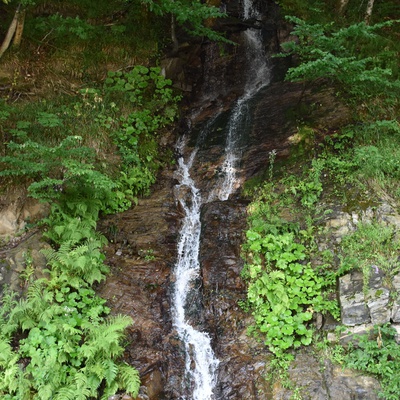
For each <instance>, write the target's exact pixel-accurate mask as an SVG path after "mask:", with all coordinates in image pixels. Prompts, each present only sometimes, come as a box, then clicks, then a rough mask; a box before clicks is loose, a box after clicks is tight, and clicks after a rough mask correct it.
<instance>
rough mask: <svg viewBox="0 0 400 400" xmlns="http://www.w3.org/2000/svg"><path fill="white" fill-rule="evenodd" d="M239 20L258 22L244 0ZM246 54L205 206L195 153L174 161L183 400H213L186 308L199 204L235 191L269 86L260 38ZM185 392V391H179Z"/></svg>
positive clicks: (208, 355)
mask: <svg viewBox="0 0 400 400" xmlns="http://www.w3.org/2000/svg"><path fill="white" fill-rule="evenodd" d="M244 17H245V19H249V18H258V17H259V15H258V12H257V11H256V10H255V9H254V8H253V7H252V5H251V4H250V0H245V4H244ZM244 35H245V41H246V52H247V58H248V63H249V65H248V71H247V76H248V78H247V84H246V87H245V92H244V95H243V96H242V97H241V98H240V99H239V100H238V101H237V103H236V105H235V107H234V108H233V110H232V113H231V116H230V119H229V123H228V134H227V139H226V147H225V161H224V163H223V165H222V174H221V175H222V179H221V180H220V181H219V182H217V185H216V187H215V188H214V190H212V192H211V193H210V194H209V196H208V198H207V199H206V200H204V199H203V198H202V196H201V194H200V191H199V190H198V189H197V187H196V184H195V182H194V181H193V179H192V178H191V176H190V169H191V167H192V165H193V161H194V159H195V157H196V153H197V150H196V149H195V150H194V151H193V152H192V154H191V155H190V156H189V159H188V160H187V161H186V162H185V160H184V158H183V157H180V158H179V161H178V162H179V165H178V169H177V172H176V177H177V179H178V181H179V184H178V185H177V187H176V193H177V195H176V199H177V201H179V203H180V205H181V207H182V208H183V210H184V213H185V217H184V220H183V222H182V229H181V232H180V240H179V243H178V259H177V263H176V266H175V288H174V294H173V322H174V326H175V328H176V330H177V333H178V335H179V337H180V339H181V340H182V342H183V343H184V345H185V379H184V381H185V382H189V384H188V387H192V386H193V387H194V388H193V393H192V394H191V395H189V396H187V395H182V396H181V399H182V400H186V399H187V400H213V399H215V395H214V388H215V385H216V372H217V368H218V364H219V360H218V359H217V358H216V357H215V355H214V352H213V350H212V347H211V338H210V336H209V335H208V334H207V333H206V332H200V331H198V330H196V329H195V328H194V327H193V326H191V325H190V323H189V321H188V319H187V316H186V313H185V307H186V306H187V298H188V294H189V292H190V290H191V289H193V285H194V282H195V280H196V278H198V277H199V274H200V263H199V247H200V233H201V222H200V209H201V206H202V204H204V203H205V202H209V201H212V200H215V199H216V198H218V199H220V200H227V199H228V198H229V196H230V194H231V193H233V191H234V190H235V189H236V188H237V185H238V182H237V177H236V169H237V168H238V163H239V162H240V158H241V149H240V145H239V142H240V135H241V130H242V129H243V125H244V123H245V120H246V117H247V115H248V114H249V110H248V109H249V102H250V100H251V99H252V98H253V97H254V95H255V94H256V93H257V92H258V91H259V90H260V89H261V88H263V87H264V86H266V85H267V84H268V83H269V80H270V78H269V69H268V67H267V62H266V56H265V54H264V51H263V48H262V43H261V32H260V30H256V29H248V30H247V31H246V32H245V33H244ZM184 147H185V142H184V141H183V140H182V141H180V142H179V143H178V146H177V148H178V152H179V153H180V154H183V153H184V151H183V150H184ZM183 390H184V391H186V390H185V389H183Z"/></svg>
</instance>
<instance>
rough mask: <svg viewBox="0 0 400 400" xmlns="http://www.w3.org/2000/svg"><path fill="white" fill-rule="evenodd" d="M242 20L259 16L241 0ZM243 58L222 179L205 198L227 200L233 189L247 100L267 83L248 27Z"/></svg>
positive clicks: (257, 38)
mask: <svg viewBox="0 0 400 400" xmlns="http://www.w3.org/2000/svg"><path fill="white" fill-rule="evenodd" d="M243 14H244V19H245V20H248V19H254V20H257V19H259V18H260V17H261V15H260V13H259V11H258V10H257V9H256V8H255V7H254V5H253V4H252V2H251V1H250V0H244V13H243ZM244 41H245V45H246V58H247V63H248V67H247V80H246V86H245V90H244V94H243V95H242V97H240V98H239V99H238V101H237V102H236V105H235V107H234V108H233V110H232V113H231V117H230V119H229V123H228V134H227V139H226V146H225V161H224V163H223V164H222V168H221V172H222V174H221V175H222V177H223V179H222V182H221V184H220V186H219V187H217V188H215V189H214V190H213V191H212V193H211V195H210V197H209V200H213V199H214V198H215V197H218V198H219V199H220V200H227V199H228V197H229V196H230V195H231V193H232V192H233V191H234V190H235V189H236V186H237V181H236V170H237V167H238V164H239V162H240V159H241V148H240V147H241V146H240V139H241V133H242V131H243V128H244V126H245V125H246V124H247V118H248V117H249V115H250V113H249V103H250V101H251V99H253V97H254V96H255V95H256V94H257V93H258V92H259V91H260V90H261V89H262V88H263V87H265V86H267V85H268V84H269V82H270V70H269V68H268V64H267V58H266V54H265V52H264V48H263V44H262V36H261V30H260V29H254V28H250V29H247V30H246V31H245V32H244Z"/></svg>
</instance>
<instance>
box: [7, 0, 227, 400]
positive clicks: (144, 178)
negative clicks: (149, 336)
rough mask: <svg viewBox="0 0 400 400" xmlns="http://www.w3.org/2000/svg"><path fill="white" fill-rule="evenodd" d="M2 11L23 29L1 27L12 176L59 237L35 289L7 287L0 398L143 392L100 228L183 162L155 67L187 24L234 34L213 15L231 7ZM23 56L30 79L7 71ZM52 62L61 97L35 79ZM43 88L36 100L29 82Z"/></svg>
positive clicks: (124, 5) (195, 4)
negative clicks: (110, 290) (164, 139)
mask: <svg viewBox="0 0 400 400" xmlns="http://www.w3.org/2000/svg"><path fill="white" fill-rule="evenodd" d="M0 9H1V10H2V17H1V19H2V22H3V23H4V24H2V26H4V27H6V26H9V28H8V30H2V31H1V32H0V33H1V34H2V37H5V39H4V41H3V44H2V46H1V50H0V57H2V61H4V65H5V68H4V70H3V71H5V72H4V76H3V75H2V76H0V79H1V80H0V84H1V85H3V86H4V89H5V90H4V91H3V93H4V97H3V98H2V99H0V120H1V128H0V135H1V139H2V148H1V157H0V165H1V170H0V179H1V184H2V188H3V191H4V190H5V188H10V187H12V186H14V185H18V186H19V187H25V188H26V189H27V192H28V194H29V195H30V196H31V197H34V198H36V199H38V200H40V201H42V202H46V203H48V204H49V205H50V214H49V216H48V217H47V218H46V219H45V220H43V221H41V222H40V224H39V225H40V227H41V228H42V229H43V238H44V239H46V240H47V241H48V243H49V244H50V245H51V248H50V249H46V250H43V254H44V255H45V257H46V259H47V270H45V271H43V272H42V273H41V277H40V279H36V278H35V276H37V274H36V271H35V269H34V267H35V266H33V265H32V262H31V260H30V259H29V257H28V256H27V259H26V262H25V265H26V268H25V271H24V272H23V277H24V281H25V283H26V285H24V288H23V290H22V292H21V293H20V294H17V293H13V292H11V291H10V290H7V289H6V288H3V290H2V292H3V293H2V299H1V306H2V307H1V309H0V328H1V330H0V348H1V349H2V351H1V353H2V356H1V357H0V395H1V397H2V398H3V399H10V400H11V399H18V400H24V399H26V400H28V399H32V398H36V399H41V400H46V399H58V400H62V399H63V400H65V399H71V400H72V399H74V400H76V399H82V400H84V399H93V398H101V399H108V398H109V396H111V395H113V394H115V393H116V392H120V393H121V392H126V393H129V394H131V395H132V396H133V397H135V396H136V395H137V393H138V390H139V386H140V379H139V373H138V371H137V370H136V369H135V368H133V367H132V366H129V365H127V364H126V363H124V362H123V359H122V355H123V351H124V347H123V345H122V343H123V339H124V330H125V329H126V328H127V327H128V326H129V325H131V324H132V323H133V321H132V319H131V318H130V317H127V316H122V315H110V309H109V308H108V307H107V306H106V305H105V300H103V299H101V298H100V297H99V296H98V295H97V294H96V292H95V290H94V289H93V288H92V286H93V285H95V284H96V283H98V282H100V281H102V280H104V279H105V277H106V274H107V273H108V267H107V265H105V264H104V261H105V256H104V255H103V254H102V247H103V246H104V244H105V243H106V239H105V237H104V236H103V235H101V234H99V233H98V232H96V224H97V221H98V219H99V217H100V215H101V214H108V213H116V212H121V211H123V210H126V209H128V208H129V207H131V206H132V205H133V204H135V203H136V202H137V199H138V197H139V196H142V195H145V194H148V193H149V189H150V186H151V185H152V184H153V183H154V182H155V179H156V174H157V171H158V170H159V168H160V167H162V166H163V165H165V163H169V162H171V160H172V157H171V156H172V154H171V151H170V150H168V149H163V148H161V147H160V146H159V141H160V137H161V136H162V135H163V134H165V133H166V132H167V130H168V128H169V126H170V125H171V124H172V123H173V122H174V120H175V119H176V117H177V114H178V108H177V105H178V102H179V100H180V95H179V94H177V93H175V91H174V90H173V89H172V87H171V81H169V80H168V79H165V78H164V77H163V76H162V75H161V69H160V68H159V67H152V66H150V65H151V63H152V62H153V63H154V62H156V59H157V56H158V55H159V52H160V49H161V48H163V47H164V46H167V45H170V41H171V40H172V41H176V33H175V29H176V27H175V22H176V23H177V24H180V25H181V26H182V29H185V30H186V31H187V32H189V33H190V34H194V35H208V36H209V37H211V38H212V39H221V38H222V37H221V36H220V35H219V34H217V33H215V32H214V31H213V30H212V29H211V28H209V25H207V26H206V25H205V24H204V21H205V20H208V19H209V18H215V17H218V16H222V14H221V13H220V12H219V11H218V9H217V8H215V7H210V6H208V5H206V4H203V3H201V2H199V1H196V0H194V1H184V2H169V1H163V2H160V3H158V2H157V3H156V2H152V1H143V2H141V1H118V0H116V1H112V2H110V1H99V2H96V3H93V2H82V1H74V0H71V1H68V2H63V3H62V4H61V3H59V2H44V1H22V2H19V3H18V4H17V3H16V2H14V1H11V2H9V1H3V4H0ZM3 11H4V12H3ZM152 13H154V14H152ZM170 18H172V20H169V19H170ZM168 21H172V22H171V23H169V22H168ZM170 36H171V39H169V37H170ZM21 37H22V38H23V40H22V42H21ZM12 44H13V46H11V45H12ZM174 44H175V43H174ZM132 48H133V49H134V54H133V55H132V54H129V53H130V52H132ZM132 57H133V58H134V60H132ZM150 58H152V61H150ZM15 61H17V62H19V63H22V65H24V64H25V63H26V65H27V68H28V70H29V72H28V71H27V72H26V74H25V76H24V77H21V76H20V72H21V70H20V69H15V71H13V72H12V73H11V75H10V74H8V75H7V72H9V70H10V69H11V68H12V65H13V63H14V62H15ZM138 61H140V62H141V63H142V64H145V65H147V66H143V65H139V64H138ZM46 63H48V64H49V65H50V66H51V65H54V66H55V71H57V72H55V73H54V75H53V77H56V78H57V79H59V85H54V84H53V85H52V86H50V89H52V88H55V87H57V90H59V91H61V92H64V93H63V94H62V95H60V94H59V93H58V94H57V95H56V96H53V95H52V94H51V90H50V91H49V90H48V89H46V87H45V86H46V83H45V82H44V80H43V79H42V77H39V76H37V77H36V78H37V80H33V75H39V74H41V73H43V71H44V70H45V68H46ZM59 63H61V64H63V65H64V67H61V68H59V65H58V64H59ZM32 64H35V66H32ZM6 66H9V69H8V70H7V67H6ZM99 66H100V67H99ZM107 66H113V67H114V68H115V69H114V70H112V71H108V72H107V71H106V69H105V68H107ZM35 68H37V69H35ZM50 68H51V67H50ZM77 68H78V70H76V69H77ZM65 70H66V71H65ZM105 74H106V76H104V75H105ZM10 77H11V79H10ZM36 78H35V79H36ZM100 78H102V79H100ZM47 79H49V78H48V77H47ZM67 79H71V80H72V81H73V82H74V83H73V84H71V82H68V83H67V82H66V80H67ZM23 80H26V81H27V85H24V84H23ZM35 83H37V84H38V87H39V86H40V88H38V89H39V90H37V92H35V93H34V94H35V95H37V96H38V99H35V101H32V99H31V98H30V96H31V93H30V89H29V88H28V89H26V88H25V87H27V86H29V84H35ZM43 85H44V86H43ZM71 88H72V91H71ZM26 97H27V100H28V101H25V100H26V99H25V98H26Z"/></svg>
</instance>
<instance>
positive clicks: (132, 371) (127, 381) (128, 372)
mask: <svg viewBox="0 0 400 400" xmlns="http://www.w3.org/2000/svg"><path fill="white" fill-rule="evenodd" d="M117 380H118V385H119V388H120V389H122V390H125V391H127V392H128V393H129V394H130V395H131V396H132V397H133V398H135V397H136V396H137V395H138V393H139V388H140V375H139V371H138V370H137V369H136V368H133V367H131V366H130V365H128V364H125V363H123V364H119V365H118V377H117Z"/></svg>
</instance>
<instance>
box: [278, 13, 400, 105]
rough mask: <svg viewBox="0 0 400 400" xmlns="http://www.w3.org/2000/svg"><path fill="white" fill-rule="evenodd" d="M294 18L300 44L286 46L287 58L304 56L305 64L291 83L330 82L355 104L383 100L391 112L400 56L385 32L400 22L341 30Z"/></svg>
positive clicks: (292, 70) (290, 73) (289, 75)
mask: <svg viewBox="0 0 400 400" xmlns="http://www.w3.org/2000/svg"><path fill="white" fill-rule="evenodd" d="M288 19H289V20H290V22H292V23H293V24H295V28H294V30H293V32H292V33H293V34H294V35H295V36H296V37H297V38H298V41H291V42H287V43H285V44H284V45H283V48H284V50H285V51H286V52H287V53H286V54H296V55H298V56H299V58H300V64H299V65H298V66H296V67H292V68H290V69H289V71H288V73H287V76H286V79H288V80H291V81H299V80H309V81H315V80H316V79H319V78H327V79H329V80H330V81H331V82H332V83H334V84H335V85H336V86H337V88H338V90H340V91H341V92H342V94H343V95H344V97H345V98H349V99H350V100H355V99H358V101H363V102H366V103H368V102H373V101H375V100H376V99H378V98H379V99H380V101H381V102H383V103H384V104H382V106H381V107H382V108H385V109H387V108H388V107H393V105H395V104H397V93H398V92H399V90H400V83H399V80H398V73H397V64H396V62H395V60H396V59H397V52H396V48H395V44H394V42H393V41H391V40H390V39H389V38H387V37H385V32H386V30H387V29H390V28H391V27H393V26H394V25H395V24H397V23H398V22H399V21H393V20H391V21H385V22H382V23H378V24H375V25H366V24H365V23H364V22H361V23H357V24H353V25H350V26H347V27H336V26H335V25H334V23H333V22H332V23H330V24H326V25H321V24H310V23H308V22H306V21H304V20H301V19H300V18H297V17H288Z"/></svg>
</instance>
